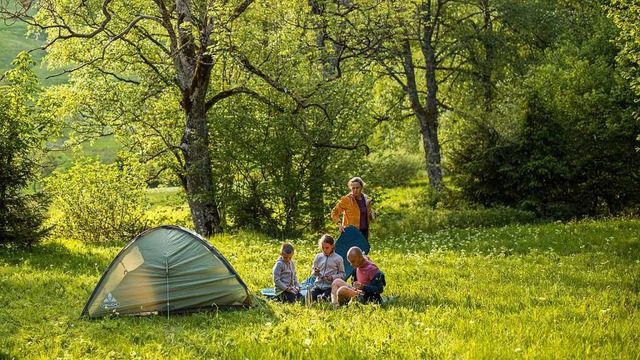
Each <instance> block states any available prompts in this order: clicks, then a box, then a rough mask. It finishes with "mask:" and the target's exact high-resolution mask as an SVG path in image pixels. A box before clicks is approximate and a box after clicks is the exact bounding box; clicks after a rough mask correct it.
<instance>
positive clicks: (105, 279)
mask: <svg viewBox="0 0 640 360" xmlns="http://www.w3.org/2000/svg"><path fill="white" fill-rule="evenodd" d="M248 306H251V296H250V294H249V290H248V289H247V286H246V285H245V283H244V282H243V281H242V279H240V276H238V274H237V273H236V271H235V270H234V269H233V267H232V266H231V264H229V262H228V261H227V260H226V259H225V258H224V257H223V256H222V255H220V253H219V252H218V250H216V249H215V248H214V247H213V246H212V245H211V244H209V243H208V242H207V241H206V240H205V239H204V238H202V237H201V236H200V235H198V234H196V233H194V232H192V231H190V230H187V229H185V228H182V227H178V226H160V227H157V228H154V229H149V230H146V231H144V232H142V233H141V234H139V235H138V236H136V237H135V238H134V239H133V240H131V242H129V244H127V246H125V248H124V249H122V251H120V253H119V254H118V256H116V258H115V259H113V261H112V262H111V264H110V265H109V267H107V270H105V272H104V274H102V278H101V279H100V281H99V282H98V285H96V288H95V289H94V290H93V293H92V294H91V297H89V300H87V304H86V305H85V307H84V310H82V315H83V316H88V317H91V318H95V317H101V316H104V315H109V314H132V315H145V314H155V313H166V314H167V315H169V314H174V313H181V312H191V311H204V310H211V309H217V308H227V307H248Z"/></svg>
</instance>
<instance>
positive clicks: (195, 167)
mask: <svg viewBox="0 0 640 360" xmlns="http://www.w3.org/2000/svg"><path fill="white" fill-rule="evenodd" d="M176 12H177V14H178V18H177V29H178V38H177V39H172V40H174V41H172V50H173V51H174V53H175V55H174V56H173V62H174V65H175V68H176V83H177V85H178V87H179V89H180V92H181V94H182V101H181V102H180V104H181V105H182V108H183V109H184V113H185V117H186V126H185V129H184V134H183V136H182V143H181V144H180V148H181V150H182V153H183V155H184V169H183V170H184V174H183V179H184V181H183V185H184V186H185V192H186V194H187V201H188V203H189V208H190V210H191V218H192V219H193V223H194V225H195V227H196V231H197V232H198V233H200V234H202V235H205V236H210V235H212V234H214V233H216V232H219V231H220V230H221V229H220V213H219V210H218V204H217V202H216V184H215V183H214V179H213V172H212V170H211V155H210V154H209V129H208V125H207V106H206V100H207V90H208V88H209V83H210V79H211V67H212V65H211V64H212V57H211V55H208V54H206V51H207V47H208V46H209V45H210V44H209V42H208V39H210V33H208V32H207V31H208V30H207V29H210V28H207V27H203V28H202V34H201V35H202V36H201V39H207V41H206V42H205V43H203V44H201V45H200V46H197V45H196V44H197V42H196V41H195V39H194V37H193V33H192V32H191V31H190V26H183V25H190V24H193V23H194V19H193V18H192V14H191V3H190V1H189V0H181V1H177V2H176Z"/></svg>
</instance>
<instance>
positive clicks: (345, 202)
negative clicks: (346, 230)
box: [331, 194, 372, 229]
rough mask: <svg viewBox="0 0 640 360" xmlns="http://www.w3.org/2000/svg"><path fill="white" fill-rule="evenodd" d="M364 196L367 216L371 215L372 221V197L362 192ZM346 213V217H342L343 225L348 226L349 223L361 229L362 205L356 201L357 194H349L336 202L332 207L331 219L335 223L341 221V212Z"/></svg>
mask: <svg viewBox="0 0 640 360" xmlns="http://www.w3.org/2000/svg"><path fill="white" fill-rule="evenodd" d="M362 196H363V197H364V202H365V204H367V216H368V217H369V219H368V220H369V221H368V222H369V223H371V220H372V219H371V200H372V199H371V198H370V197H368V196H367V195H365V194H362ZM342 213H344V217H343V219H342V226H344V227H347V226H349V225H353V226H355V227H356V228H357V229H360V207H359V206H358V203H357V202H356V198H355V196H353V194H347V195H345V196H343V197H341V198H340V201H338V203H337V204H336V206H334V207H333V209H331V219H332V220H333V223H334V224H337V223H339V222H340V214H342Z"/></svg>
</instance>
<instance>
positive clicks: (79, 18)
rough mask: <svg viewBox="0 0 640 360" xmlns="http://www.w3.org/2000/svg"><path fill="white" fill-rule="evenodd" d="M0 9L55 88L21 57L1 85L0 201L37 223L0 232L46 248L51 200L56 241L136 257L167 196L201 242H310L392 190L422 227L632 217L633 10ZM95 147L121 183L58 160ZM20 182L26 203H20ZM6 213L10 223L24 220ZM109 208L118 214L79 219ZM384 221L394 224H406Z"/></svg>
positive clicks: (579, 6)
mask: <svg viewBox="0 0 640 360" xmlns="http://www.w3.org/2000/svg"><path fill="white" fill-rule="evenodd" d="M29 5H32V6H29ZM2 9H3V10H2V14H3V17H4V18H5V19H6V21H7V22H8V24H13V27H9V29H21V27H20V26H23V25H25V24H26V25H28V28H27V29H28V32H29V35H30V37H35V38H37V39H39V41H41V43H40V45H41V48H43V49H45V50H46V51H45V52H44V57H43V58H42V62H43V65H41V66H46V67H47V71H48V72H47V74H49V75H48V76H50V77H49V78H48V80H47V81H48V82H47V83H46V86H44V87H40V86H39V84H38V82H37V81H36V78H35V77H34V75H33V74H32V73H31V71H30V61H31V60H29V59H28V55H25V54H22V55H20V56H19V57H18V58H17V59H16V60H15V63H14V68H13V69H12V70H10V71H9V72H7V73H5V75H4V76H3V78H2V79H3V87H4V89H6V90H7V91H3V102H4V103H5V104H8V105H7V106H5V107H4V112H3V121H4V124H7V125H8V126H7V125H5V126H4V127H6V128H7V129H8V130H7V129H3V130H4V131H3V136H4V139H3V140H6V141H3V143H4V144H7V145H6V146H3V150H5V149H4V148H6V151H5V153H6V154H7V155H6V156H5V157H4V159H3V161H4V162H5V164H4V167H5V168H6V169H10V170H9V172H11V173H14V174H17V175H15V176H14V178H13V179H11V178H10V177H8V178H6V179H3V182H5V183H7V184H8V186H6V188H11V189H13V191H12V192H6V191H5V195H3V196H4V199H9V198H12V197H13V198H14V199H16V198H21V199H22V200H21V201H22V202H23V203H24V204H23V205H25V206H26V207H27V208H28V207H31V208H32V209H33V214H32V216H31V221H32V223H29V225H28V226H17V225H16V226H15V229H13V230H11V229H9V228H7V229H9V230H7V234H9V233H11V232H12V231H13V232H14V233H16V234H17V233H20V232H23V233H24V231H28V230H29V229H31V230H32V231H34V232H38V231H40V230H42V228H39V227H38V226H33V224H34V223H33V222H35V223H37V222H39V221H42V220H43V219H44V216H45V214H44V212H43V211H42V208H43V207H42V206H41V204H43V201H46V198H48V199H49V200H50V201H52V202H51V207H50V208H52V209H54V213H55V216H54V219H53V220H52V221H53V224H51V225H55V226H48V228H51V229H57V230H56V231H61V233H60V234H63V235H65V236H90V237H91V236H92V237H93V238H94V239H93V240H95V241H108V240H114V239H116V238H119V239H122V238H127V237H129V236H130V235H132V234H135V233H136V232H137V231H138V230H139V229H140V228H143V227H146V226H148V225H149V224H150V223H152V222H154V220H151V219H148V218H145V216H144V213H145V210H144V209H145V208H146V206H147V204H145V202H144V199H143V198H144V196H143V195H142V194H143V193H144V191H142V192H141V191H140V190H141V189H145V188H158V187H180V188H182V190H183V191H182V192H183V194H184V196H185V200H186V203H187V204H188V208H189V213H190V219H186V220H185V222H186V223H187V224H188V225H190V227H194V228H195V229H196V230H197V231H198V232H200V233H202V234H204V235H211V234H214V233H217V232H222V231H229V230H233V229H253V230H257V231H260V232H263V233H266V234H268V235H270V236H275V237H292V236H299V235H301V234H305V233H306V234H311V233H313V234H317V233H320V232H322V231H323V230H324V228H325V224H326V222H327V220H328V218H327V213H328V210H329V208H330V207H331V206H332V205H333V203H334V202H335V201H336V200H337V199H338V197H339V196H340V195H341V194H343V193H344V192H345V191H346V187H345V185H346V180H347V179H349V178H351V177H352V176H356V175H359V176H362V177H363V178H364V179H365V181H366V182H368V183H370V184H371V186H369V187H368V188H367V189H366V190H367V191H368V192H369V193H370V195H372V196H374V197H376V198H378V199H379V200H382V199H384V197H385V189H389V188H391V187H394V186H398V185H405V186H406V185H412V186H416V187H422V188H423V189H424V191H423V192H422V193H421V195H420V197H419V198H416V202H417V203H419V205H420V208H421V209H422V211H421V214H420V217H422V218H424V217H425V216H426V217H429V216H433V212H434V211H436V212H437V211H440V213H441V214H447V211H449V212H450V213H452V214H455V213H459V212H460V211H465V210H473V211H471V212H470V213H477V212H476V211H475V210H481V212H482V211H485V212H489V213H493V212H497V213H500V214H502V216H501V217H504V218H507V219H506V220H505V221H506V222H509V221H532V220H544V221H548V220H569V219H576V218H583V217H586V216H600V215H619V214H623V213H627V214H633V213H635V212H636V211H637V208H638V204H639V201H640V191H638V190H639V184H640V181H639V176H638V175H639V174H638V172H639V171H640V170H639V169H640V166H638V165H639V164H638V161H639V156H638V134H639V131H638V129H639V127H638V102H637V99H638V90H639V89H638V74H637V66H638V62H637V56H638V52H637V47H638V44H637V37H636V36H634V34H636V32H635V31H636V30H637V29H636V28H634V26H636V25H635V22H634V19H635V18H634V16H636V17H637V5H634V4H633V2H630V3H626V2H624V1H612V2H608V1H587V2H583V1H581V2H578V1H561V2H557V1H543V0H536V1H523V2H520V3H518V4H513V3H511V2H507V1H489V0H485V1H435V2H419V1H417V2H416V1H408V2H386V1H360V2H350V1H289V2H269V1H251V0H245V1H236V2H230V3H223V4H218V3H217V2H206V1H205V2H194V3H191V2H189V3H182V2H180V1H177V2H175V3H174V2H171V3H164V2H156V3H145V2H140V3H135V4H132V5H131V6H128V7H122V6H120V5H119V4H118V3H117V2H113V0H109V1H105V2H102V3H96V4H87V3H85V2H78V3H68V2H59V1H43V2H38V3H33V4H30V3H21V2H13V1H8V2H5V3H3V6H2ZM36 11H37V12H36ZM12 31H14V32H15V31H16V30H12ZM4 32H5V33H8V32H7V30H4ZM8 54H9V53H8V52H3V55H4V56H5V59H4V60H5V61H7V60H8V59H9V58H10V56H11V55H8ZM7 55H8V57H7ZM41 55H42V53H41ZM3 66H8V64H6V63H5V64H4V65H3ZM38 71H40V72H41V75H42V72H43V70H42V68H41V70H38ZM100 143H103V144H106V146H103V147H104V148H106V149H109V150H110V151H107V152H103V154H102V159H101V161H102V163H105V164H111V165H113V166H112V167H109V166H102V167H101V166H99V165H98V164H97V163H95V161H96V157H94V158H93V160H87V159H84V160H76V159H75V158H73V157H72V158H73V159H74V160H71V158H68V156H66V155H60V154H61V150H62V151H64V150H67V149H72V150H73V149H78V147H79V146H80V145H82V144H85V145H84V149H87V148H89V147H88V146H86V144H94V145H95V144H100ZM74 161H77V162H75V163H74ZM11 169H13V170H11ZM43 169H44V170H43ZM69 169H70V171H68V170H69ZM52 172H53V173H55V174H56V176H50V174H51V173H52ZM105 172H106V173H113V174H112V176H111V178H112V179H114V180H115V179H118V180H119V181H115V182H116V183H115V184H110V183H109V181H108V180H107V179H109V178H110V177H109V176H107V175H106V173H105ZM124 179H129V180H128V181H123V180H124ZM140 179H142V180H143V181H140ZM12 182H13V183H12ZM34 182H35V183H34ZM38 183H40V184H42V185H44V186H43V187H42V188H43V191H40V189H41V186H40V185H38ZM27 184H31V185H33V186H31V187H32V188H33V189H35V190H36V191H35V193H36V194H26V195H25V194H22V193H21V192H22V190H21V188H24V187H26V185H27ZM92 184H93V185H92ZM100 188H101V189H100ZM94 189H95V190H94ZM79 191H82V192H84V193H87V192H90V191H98V192H100V191H101V192H102V193H104V194H107V195H103V196H106V197H107V198H108V197H111V198H112V199H107V198H100V197H99V196H97V195H95V194H94V195H92V196H84V195H82V194H81V193H79ZM6 194H9V195H6ZM132 194H137V195H136V196H134V195H132ZM27 198H28V199H29V201H27ZM92 199H94V200H97V199H100V200H97V201H94V200H92ZM11 201H17V200H11ZM11 201H7V200H3V210H4V211H3V214H9V213H11V210H9V209H18V208H19V206H13V205H11ZM92 201H94V202H92ZM18 202H20V201H18ZM16 204H17V203H16ZM29 204H30V205H29ZM101 204H102V205H103V206H100V205H101ZM107 204H108V205H107ZM114 204H119V205H114ZM101 207H102V208H105V207H106V208H107V209H110V210H108V211H110V212H111V214H107V213H105V211H107V210H105V211H102V212H99V211H98V210H95V211H93V210H90V209H93V208H97V209H99V208H101ZM88 209H89V210H88ZM124 209H126V210H124ZM134 209H139V210H138V211H134ZM380 210H381V211H382V212H383V213H384V214H385V216H383V217H382V219H385V218H386V219H387V220H386V221H401V220H402V219H405V218H406V216H408V215H409V214H406V213H404V212H402V211H401V210H394V209H380ZM91 211H93V212H91ZM38 212H40V213H39V214H38ZM88 212H89V213H90V214H91V215H90V216H91V217H93V218H96V217H100V219H101V220H102V221H106V219H107V218H111V220H110V221H109V225H108V226H106V225H104V226H102V227H109V228H111V232H108V231H100V230H99V229H98V228H97V227H96V226H93V227H92V228H90V229H82V226H85V225H82V224H90V223H91V221H90V219H86V218H84V217H86V215H83V214H87V213H88ZM26 213H28V212H23V214H26ZM125 213H126V215H125ZM430 214H431V215H430ZM409 216H410V215H409ZM6 217H7V219H8V220H7V221H6V222H5V223H6V224H12V223H13V224H18V220H16V219H18V218H19V217H16V216H14V217H13V218H12V217H11V216H9V215H6ZM24 217H25V216H23V218H24ZM420 217H418V218H415V219H410V220H408V222H409V223H422V222H423V221H420ZM441 217H442V216H441ZM444 217H447V216H446V215H444ZM486 217H487V218H493V217H495V215H486ZM50 218H51V217H50ZM383 221H384V220H383ZM156 222H157V221H156ZM444 222H445V223H446V222H447V221H444ZM27 223H28V222H27ZM445 226H447V225H445ZM45 227H47V225H45ZM7 238H8V236H7ZM23 238H24V236H23ZM26 238H31V237H28V236H27V237H26ZM37 238H38V236H37V235H34V236H33V239H37ZM14 241H17V240H14ZM23 241H25V242H26V243H27V245H28V244H29V240H23Z"/></svg>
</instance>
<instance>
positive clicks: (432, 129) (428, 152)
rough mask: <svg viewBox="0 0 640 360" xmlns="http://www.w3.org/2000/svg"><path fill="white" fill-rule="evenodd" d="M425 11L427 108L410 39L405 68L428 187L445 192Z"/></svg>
mask: <svg viewBox="0 0 640 360" xmlns="http://www.w3.org/2000/svg"><path fill="white" fill-rule="evenodd" d="M423 10H425V11H426V13H425V14H426V15H425V21H424V24H425V25H423V26H424V29H423V36H422V39H421V44H420V46H421V50H422V54H423V56H424V60H425V65H426V71H425V82H426V84H427V94H426V99H425V105H423V104H422V102H421V101H420V95H419V92H418V86H417V83H416V74H415V65H414V62H413V51H412V49H411V44H410V43H409V40H408V38H406V39H405V40H404V41H403V49H402V51H403V64H402V65H403V68H404V73H405V76H406V79H407V83H406V85H405V92H406V93H407V94H408V96H409V102H410V104H411V110H412V111H413V113H414V115H415V116H416V118H417V119H418V123H419V125H420V132H421V133H422V144H423V145H424V152H425V164H426V169H427V175H428V177H429V184H430V185H431V186H432V187H433V188H434V189H436V190H438V191H441V190H443V189H444V182H443V180H442V168H441V167H440V161H441V158H440V141H439V139H438V102H437V93H438V83H437V81H436V57H435V50H434V49H433V45H432V44H431V41H432V40H431V39H432V32H433V28H432V27H430V26H429V25H428V24H429V20H430V15H429V13H428V11H429V10H430V9H429V8H428V7H427V8H425V9H423Z"/></svg>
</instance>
